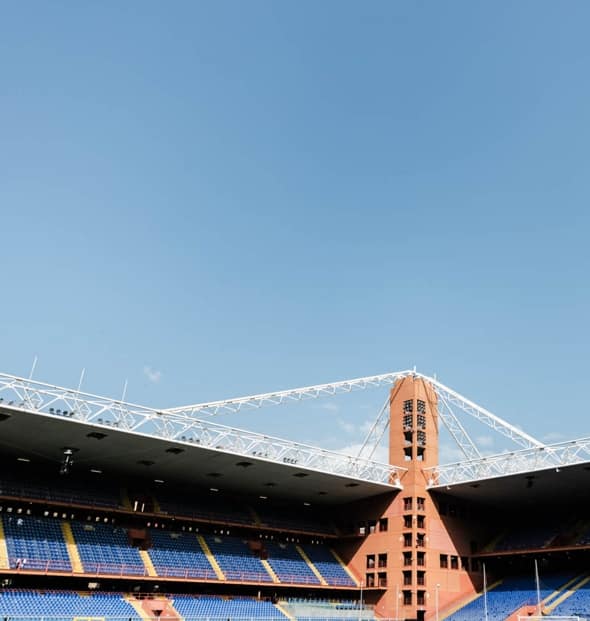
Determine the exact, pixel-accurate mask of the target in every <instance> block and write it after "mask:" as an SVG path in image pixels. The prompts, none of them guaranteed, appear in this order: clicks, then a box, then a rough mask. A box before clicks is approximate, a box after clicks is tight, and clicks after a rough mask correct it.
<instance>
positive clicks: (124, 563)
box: [71, 522, 146, 575]
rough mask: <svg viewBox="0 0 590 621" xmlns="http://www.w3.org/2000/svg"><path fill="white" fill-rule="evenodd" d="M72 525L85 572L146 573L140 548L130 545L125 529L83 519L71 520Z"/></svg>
mask: <svg viewBox="0 0 590 621" xmlns="http://www.w3.org/2000/svg"><path fill="white" fill-rule="evenodd" d="M71 525H72V533H73V535H74V539H75V541H76V544H77V546H78V552H79V554H80V560H81V561H82V565H83V567H84V571H85V572H88V573H100V574H129V575H143V574H145V573H146V568H145V565H144V564H143V561H142V559H141V556H140V555H139V551H138V550H137V548H133V547H131V545H130V543H129V538H128V535H127V531H126V530H125V529H123V528H114V527H113V526H109V525H106V524H84V523H82V522H72V523H71Z"/></svg>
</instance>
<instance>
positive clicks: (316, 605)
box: [280, 598, 375, 621]
mask: <svg viewBox="0 0 590 621" xmlns="http://www.w3.org/2000/svg"><path fill="white" fill-rule="evenodd" d="M280 606H281V608H282V609H283V610H284V611H285V612H286V613H287V614H289V616H291V617H294V618H295V619H298V620H305V621H311V620H315V619H327V620H330V621H340V620H341V619H367V620H368V619H374V618H375V613H374V611H373V608H372V606H365V605H364V606H363V608H362V610H361V608H360V602H358V601H354V600H322V599H303V598H289V599H286V600H281V601H280Z"/></svg>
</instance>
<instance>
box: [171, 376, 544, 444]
mask: <svg viewBox="0 0 590 621" xmlns="http://www.w3.org/2000/svg"><path fill="white" fill-rule="evenodd" d="M408 376H414V377H419V378H421V379H423V380H425V381H426V382H429V383H430V384H431V385H432V386H433V388H434V390H435V392H436V393H437V395H438V396H439V398H442V399H444V401H445V403H446V405H447V407H448V410H449V411H450V407H449V406H456V407H459V408H460V409H461V410H463V411H464V412H465V413H466V414H469V416H472V417H473V418H475V419H477V420H479V421H481V422H482V423H484V424H486V425H487V426H488V427H490V428H492V429H494V430H495V431H497V432H498V433H501V434H503V435H504V436H506V437H507V438H510V439H511V440H512V441H513V442H515V443H516V444H518V445H520V446H522V447H524V448H529V447H534V446H543V443H542V442H540V441H539V440H537V439H535V438H533V437H532V436H530V435H529V434H527V433H525V432H524V431H522V430H521V429H518V428H517V427H514V425H511V424H510V423H508V422H506V421H505V420H502V419H501V418H500V417H498V416H496V415H495V414H492V413H491V412H490V411H489V410H486V409H485V408H482V407H481V406H479V405H477V404H476V403H474V402H473V401H470V400H469V399H467V398H466V397H463V396H462V395H460V394H459V393H458V392H455V391H454V390H453V389H452V388H449V387H448V386H445V385H444V384H442V383H441V382H439V381H438V380H437V379H435V378H433V377H429V376H427V375H423V374H422V373H418V372H417V371H415V370H407V371H397V372H394V373H384V374H383V375H372V376H369V377H360V378H357V379H352V380H346V381H343V382H333V383H331V384H320V385H318V386H307V387H305V388H294V389H292V390H282V391H278V392H270V393H265V394H259V395H252V396H250V397H239V398H235V399H225V400H223V401H212V402H211V403H197V404H194V405H187V406H181V407H176V408H171V409H167V410H164V411H165V412H170V413H175V414H186V415H190V416H192V415H195V414H209V415H217V414H229V413H235V412H239V411H240V410H242V409H246V408H248V409H256V408H260V407H264V406H267V405H280V404H282V403H286V402H289V401H304V400H307V399H317V398H319V397H325V396H332V395H336V394H340V393H348V392H352V391H353V390H365V389H366V388H371V387H377V386H382V385H387V384H389V385H391V384H395V382H396V381H397V380H399V379H401V378H404V377H408ZM382 413H383V411H382ZM451 414H452V412H451ZM450 420H451V419H450V417H447V422H450ZM453 426H454V428H455V430H456V433H457V434H458V437H459V436H461V437H462V442H461V443H459V446H461V448H462V449H465V448H466V447H467V446H468V444H471V445H472V446H475V445H474V443H473V441H472V440H471V439H469V436H468V435H467V432H466V431H465V429H464V428H463V427H462V426H461V425H460V424H459V427H457V426H456V425H455V424H454V423H453ZM379 432H381V434H380V436H379V437H382V435H383V432H382V429H381V428H380V427H378V428H376V429H375V434H374V437H376V434H377V433H379Z"/></svg>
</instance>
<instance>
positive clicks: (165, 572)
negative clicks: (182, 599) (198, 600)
mask: <svg viewBox="0 0 590 621" xmlns="http://www.w3.org/2000/svg"><path fill="white" fill-rule="evenodd" d="M150 538H151V544H152V545H151V548H150V549H149V550H148V553H149V556H150V558H151V560H152V563H153V565H154V568H155V570H156V572H157V574H158V576H180V577H185V578H204V579H208V580H216V579H217V575H216V574H215V571H214V569H213V567H212V566H211V563H209V560H208V559H207V556H206V555H205V553H204V552H203V549H202V548H201V545H200V544H199V541H198V540H197V537H196V535H195V534H194V533H169V532H164V531H159V530H151V531H150Z"/></svg>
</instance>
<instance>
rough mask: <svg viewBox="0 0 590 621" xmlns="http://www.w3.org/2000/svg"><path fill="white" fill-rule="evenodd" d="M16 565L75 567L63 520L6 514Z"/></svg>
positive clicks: (6, 532) (13, 565) (9, 544)
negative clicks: (69, 552) (62, 525)
mask: <svg viewBox="0 0 590 621" xmlns="http://www.w3.org/2000/svg"><path fill="white" fill-rule="evenodd" d="M1 519H2V522H3V525H4V535H5V539H6V548H7V550H8V558H9V562H10V567H11V568H12V569H15V568H17V569H24V570H26V569H28V570H47V571H68V572H69V571H72V565H71V563H70V558H69V556H68V550H67V547H66V544H65V541H64V537H63V533H62V530H61V522H60V521H59V520H53V519H37V518H32V517H29V516H19V515H14V516H9V515H4V516H2V518H1Z"/></svg>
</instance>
